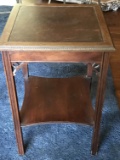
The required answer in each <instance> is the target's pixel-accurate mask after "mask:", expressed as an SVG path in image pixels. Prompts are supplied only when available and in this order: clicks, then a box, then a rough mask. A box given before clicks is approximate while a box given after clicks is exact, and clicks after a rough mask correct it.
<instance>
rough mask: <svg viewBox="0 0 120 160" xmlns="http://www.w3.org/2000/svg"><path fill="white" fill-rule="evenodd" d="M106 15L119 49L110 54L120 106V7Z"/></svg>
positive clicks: (115, 43) (114, 41)
mask: <svg viewBox="0 0 120 160" xmlns="http://www.w3.org/2000/svg"><path fill="white" fill-rule="evenodd" d="M104 15H105V19H106V22H107V25H108V27H109V30H110V33H111V37H112V39H113V43H114V45H115V47H116V49H117V50H116V52H115V53H114V54H111V56H110V67H111V70H112V76H113V81H114V86H115V92H116V96H117V100H118V103H119V108H120V9H119V10H118V11H116V12H112V11H111V12H106V13H104Z"/></svg>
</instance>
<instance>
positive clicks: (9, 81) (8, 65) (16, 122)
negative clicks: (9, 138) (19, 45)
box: [2, 52, 24, 155]
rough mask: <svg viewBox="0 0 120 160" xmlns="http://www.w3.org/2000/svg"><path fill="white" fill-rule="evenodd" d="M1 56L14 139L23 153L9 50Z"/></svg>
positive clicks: (20, 152)
mask: <svg viewBox="0 0 120 160" xmlns="http://www.w3.org/2000/svg"><path fill="white" fill-rule="evenodd" d="M2 58H3V63H4V70H5V74H6V80H7V87H8V92H9V97H10V103H11V109H12V114H13V121H14V127H15V134H16V140H17V144H18V151H19V154H21V155H23V154H24V146H23V138H22V130H21V126H20V118H19V109H18V102H17V95H16V87H15V82H14V77H13V73H12V67H11V62H10V58H9V52H2Z"/></svg>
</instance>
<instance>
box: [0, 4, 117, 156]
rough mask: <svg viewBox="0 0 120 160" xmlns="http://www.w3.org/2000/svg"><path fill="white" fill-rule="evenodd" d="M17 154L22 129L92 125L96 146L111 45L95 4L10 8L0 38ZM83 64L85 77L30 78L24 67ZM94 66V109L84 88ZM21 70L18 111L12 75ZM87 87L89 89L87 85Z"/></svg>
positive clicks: (22, 148)
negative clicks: (96, 67) (96, 69)
mask: <svg viewBox="0 0 120 160" xmlns="http://www.w3.org/2000/svg"><path fill="white" fill-rule="evenodd" d="M0 50H1V53H2V59H3V64H4V70H5V74H6V80H7V86H8V91H9V97H10V102H11V109H12V114H13V121H14V126H15V134H16V140H17V144H18V150H19V154H21V155H22V154H24V145H23V138H22V126H30V125H33V124H41V123H52V122H55V123H57V122H62V123H63V122H65V123H67V122H70V123H71V122H75V123H82V124H87V125H92V126H93V139H92V147H91V151H92V154H96V153H97V150H98V144H99V143H98V142H99V130H100V119H101V114H102V106H103V99H104V91H105V81H106V75H107V70H108V64H109V53H110V52H111V51H114V50H115V49H114V47H113V44H112V41H111V38H110V35H109V32H108V29H107V27H106V23H105V20H104V17H103V14H102V11H101V9H100V7H99V6H98V5H75V4H74V5H73V4H71V5H68V4H65V5H63V4H59V5H58V4H57V5H39V6H35V5H34V6H23V5H20V4H18V5H16V6H14V7H13V10H12V12H11V14H10V16H9V19H8V21H7V24H6V26H5V28H4V31H3V34H2V36H1V39H0ZM31 62H35V63H42V62H46V63H51V62H52V63H84V64H86V65H87V71H86V75H85V76H76V77H69V78H46V77H37V76H30V75H29V72H28V71H29V70H28V68H29V67H28V63H31ZM93 64H97V65H99V66H100V69H99V74H98V77H99V78H98V86H97V93H96V104H95V109H94V108H93V106H92V103H91V98H90V90H91V87H92V85H94V84H92V83H91V79H92V73H93V70H94V65H93ZM20 68H22V70H23V78H24V82H25V83H24V84H25V95H24V100H23V105H22V107H21V109H19V106H18V98H17V93H16V85H15V79H14V78H15V77H14V76H15V73H16V71H17V70H18V69H20ZM91 84H92V85H91Z"/></svg>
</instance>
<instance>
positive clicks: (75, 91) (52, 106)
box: [20, 76, 94, 126]
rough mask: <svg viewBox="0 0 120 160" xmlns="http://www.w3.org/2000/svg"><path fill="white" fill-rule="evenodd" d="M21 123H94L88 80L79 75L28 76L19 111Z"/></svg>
mask: <svg viewBox="0 0 120 160" xmlns="http://www.w3.org/2000/svg"><path fill="white" fill-rule="evenodd" d="M20 119H21V125H22V126H26V125H32V124H36V123H52V122H65V123H66V122H70V123H71V122H75V123H83V124H88V125H93V124H94V110H93V108H92V104H91V99H90V89H89V82H88V81H87V80H86V79H84V78H81V77H72V78H40V77H33V76H30V77H29V78H28V80H27V81H26V85H25V97H24V101H23V106H22V108H21V111H20Z"/></svg>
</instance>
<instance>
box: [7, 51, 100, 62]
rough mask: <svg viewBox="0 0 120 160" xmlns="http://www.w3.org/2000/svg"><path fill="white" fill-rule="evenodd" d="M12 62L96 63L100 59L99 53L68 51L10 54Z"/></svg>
mask: <svg viewBox="0 0 120 160" xmlns="http://www.w3.org/2000/svg"><path fill="white" fill-rule="evenodd" d="M10 59H11V61H12V62H17V61H18V62H19V61H20V62H86V63H87V62H91V63H93V62H97V63H100V61H101V59H102V55H101V53H97V52H90V53H88V52H68V51H66V52H65V51H64V52H63V51H56V52H55V51H53V52H51V51H48V52H43V51H41V52H32V51H29V52H18V51H16V52H11V53H10Z"/></svg>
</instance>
